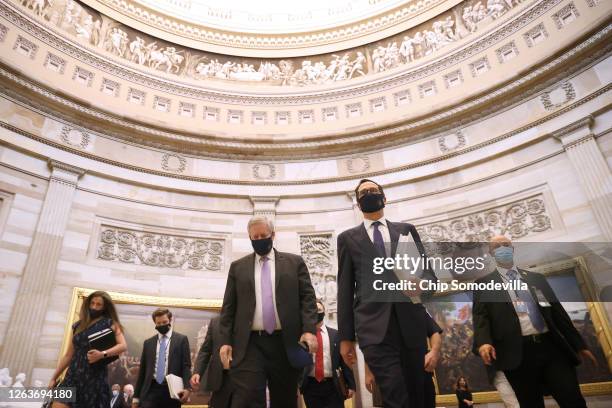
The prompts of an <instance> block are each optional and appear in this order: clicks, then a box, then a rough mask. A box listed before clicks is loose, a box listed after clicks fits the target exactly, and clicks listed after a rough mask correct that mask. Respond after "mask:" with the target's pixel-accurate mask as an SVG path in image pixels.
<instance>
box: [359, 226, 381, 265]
mask: <svg viewBox="0 0 612 408" xmlns="http://www.w3.org/2000/svg"><path fill="white" fill-rule="evenodd" d="M353 237H354V239H355V241H356V242H357V244H358V245H359V248H360V249H365V250H366V251H367V252H369V254H370V255H371V256H372V257H374V258H378V257H380V254H379V253H378V250H377V249H376V247H375V246H374V243H373V242H372V240H371V239H370V236H369V235H368V232H367V231H366V228H365V224H364V223H361V225H359V227H358V228H357V229H356V230H355V232H354V235H353Z"/></svg>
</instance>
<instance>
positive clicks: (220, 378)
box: [191, 317, 231, 408]
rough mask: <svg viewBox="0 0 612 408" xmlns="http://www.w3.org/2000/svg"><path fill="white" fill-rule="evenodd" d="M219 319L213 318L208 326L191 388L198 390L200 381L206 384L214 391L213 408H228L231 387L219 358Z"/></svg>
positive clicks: (210, 405)
mask: <svg viewBox="0 0 612 408" xmlns="http://www.w3.org/2000/svg"><path fill="white" fill-rule="evenodd" d="M219 330H220V329H219V317H213V318H212V319H210V323H209V324H208V330H207V331H206V337H205V338H204V343H202V347H200V351H199V352H198V356H197V357H196V361H195V367H194V369H193V375H192V376H191V386H192V387H193V388H197V387H199V385H200V381H203V382H204V389H205V390H206V391H212V395H211V397H210V403H209V404H208V405H209V407H211V408H226V407H227V406H228V404H229V401H230V397H231V385H230V380H229V378H228V374H227V371H228V370H226V369H224V368H223V364H221V357H220V356H219V349H220V348H221V345H220V344H219V338H220V336H221V334H220V333H219Z"/></svg>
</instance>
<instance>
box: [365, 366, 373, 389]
mask: <svg viewBox="0 0 612 408" xmlns="http://www.w3.org/2000/svg"><path fill="white" fill-rule="evenodd" d="M375 385H376V379H375V378H374V374H372V371H370V367H368V365H367V364H366V366H365V387H366V390H368V391H370V394H374V386H375Z"/></svg>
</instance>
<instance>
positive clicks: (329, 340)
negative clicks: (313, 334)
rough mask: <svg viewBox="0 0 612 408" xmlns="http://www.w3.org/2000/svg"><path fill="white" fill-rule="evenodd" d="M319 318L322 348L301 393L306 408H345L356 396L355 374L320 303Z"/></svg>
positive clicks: (308, 370)
mask: <svg viewBox="0 0 612 408" xmlns="http://www.w3.org/2000/svg"><path fill="white" fill-rule="evenodd" d="M317 317H318V318H317V321H318V323H317V343H318V346H319V347H318V348H317V352H316V353H315V354H313V356H312V365H309V366H308V367H306V368H305V369H304V377H303V380H302V384H301V386H300V392H301V393H302V395H304V402H305V403H306V407H307V408H342V407H344V400H345V399H349V398H352V397H353V395H354V394H355V388H356V387H355V378H354V377H353V370H351V368H350V367H349V366H347V365H346V364H345V363H344V361H343V360H342V358H341V357H340V348H339V347H338V331H337V330H335V329H333V328H331V327H329V326H326V325H325V324H324V323H323V320H324V319H325V305H323V302H322V301H320V300H319V301H317ZM338 369H340V370H338ZM341 383H342V384H344V387H343V386H342V385H341ZM345 389H346V393H345V392H344V390H345Z"/></svg>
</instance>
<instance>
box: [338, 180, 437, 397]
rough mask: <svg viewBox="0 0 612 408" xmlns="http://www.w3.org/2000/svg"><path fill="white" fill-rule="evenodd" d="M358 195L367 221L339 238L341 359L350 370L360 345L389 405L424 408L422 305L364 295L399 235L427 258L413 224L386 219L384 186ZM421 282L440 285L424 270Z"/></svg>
mask: <svg viewBox="0 0 612 408" xmlns="http://www.w3.org/2000/svg"><path fill="white" fill-rule="evenodd" d="M355 195H356V197H357V202H358V204H359V208H360V209H361V211H362V213H363V218H364V221H363V223H361V224H359V225H358V226H356V227H354V228H351V229H349V230H347V231H344V232H343V233H341V234H340V235H339V236H338V335H339V340H340V354H341V355H342V358H343V359H344V361H345V363H346V364H347V365H349V366H351V365H353V364H354V363H355V362H356V352H355V344H356V341H355V340H358V341H359V346H360V347H361V350H362V351H363V355H364V358H365V361H366V363H367V365H368V366H369V368H370V370H371V371H372V373H373V374H374V376H375V377H376V382H377V383H378V385H379V387H380V390H381V394H382V398H383V403H384V406H385V407H386V408H422V407H423V406H424V404H425V397H424V395H423V394H424V392H423V390H424V385H423V384H424V381H425V378H424V370H423V362H424V360H425V351H426V349H427V347H426V346H427V345H426V338H427V322H426V319H425V313H424V310H423V305H421V304H415V303H412V302H411V301H410V300H409V298H405V299H401V301H398V300H397V299H395V298H393V299H383V298H376V300H374V301H373V300H371V299H366V298H365V293H366V291H367V290H368V289H367V286H368V285H369V284H370V282H371V279H372V277H373V276H374V275H373V268H372V266H373V261H374V259H375V258H382V257H391V258H392V257H394V256H395V255H396V254H395V252H396V249H397V246H398V242H399V237H400V235H406V236H410V237H411V238H412V239H413V240H414V242H415V244H416V248H417V249H418V251H419V253H420V256H423V257H424V256H425V251H424V248H423V244H422V243H421V239H420V237H419V234H418V232H417V230H416V228H415V227H414V225H412V224H408V223H397V222H390V221H388V220H386V219H385V214H384V207H385V204H386V201H387V200H386V198H385V194H384V191H383V188H382V187H381V186H380V185H378V184H377V183H375V182H373V181H372V180H367V179H364V180H361V181H360V182H359V184H358V185H357V188H355ZM391 273H392V272H391ZM422 279H427V280H432V281H435V280H436V277H435V275H434V274H433V271H431V270H430V269H428V268H425V269H424V270H423V276H422ZM424 295H425V294H424ZM422 296H423V295H422Z"/></svg>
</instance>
